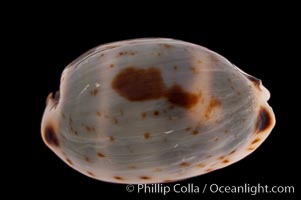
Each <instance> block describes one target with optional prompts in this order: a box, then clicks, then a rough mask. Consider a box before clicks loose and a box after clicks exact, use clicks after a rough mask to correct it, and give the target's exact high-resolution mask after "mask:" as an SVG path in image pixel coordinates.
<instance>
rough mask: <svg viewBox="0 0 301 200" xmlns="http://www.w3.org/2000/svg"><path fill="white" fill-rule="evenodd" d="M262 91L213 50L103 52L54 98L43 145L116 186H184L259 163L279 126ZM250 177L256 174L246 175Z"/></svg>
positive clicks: (166, 45)
mask: <svg viewBox="0 0 301 200" xmlns="http://www.w3.org/2000/svg"><path fill="white" fill-rule="evenodd" d="M269 97H270V94H269V92H268V90H267V89H266V88H265V87H263V85H262V84H261V81H260V80H258V79H256V78H254V77H252V76H250V75H248V74H246V73H244V72H243V71H241V70H240V69H238V68H237V67H236V66H234V65H233V64H231V63H230V62H229V61H228V60H227V59H225V58H224V57H222V56H220V55H218V54H217V53H215V52H213V51H210V50H208V49H207V48H204V47H201V46H198V45H195V44H192V43H188V42H184V41H179V40H173V39H164V38H162V39H161V38H155V39H135V40H127V41H121V42H114V43H110V44H105V45H101V46H99V47H96V48H94V49H92V50H90V51H88V52H87V53H85V54H83V55H82V56H80V57H79V58H78V59H76V60H75V61H74V62H72V63H71V64H70V65H68V66H67V67H66V68H65V70H64V71H63V73H62V76H61V84H60V90H59V92H57V94H56V95H53V94H52V93H51V94H50V95H49V96H48V98H47V105H46V109H45V112H44V115H43V119H42V125H41V132H42V138H43V140H44V142H45V144H46V145H47V146H48V147H49V148H50V149H51V150H52V151H54V152H55V153H56V155H57V156H59V157H60V158H61V159H62V160H63V161H65V162H66V163H67V164H68V165H69V166H70V167H72V168H74V169H76V170H78V171H79V172H81V173H83V174H85V175H87V176H89V177H92V178H94V179H98V180H102V181H107V182H114V183H134V184H136V183H158V182H171V181H177V180H181V179H185V178H189V177H193V176H198V175H201V174H205V173H208V172H211V171H214V170H216V169H219V168H223V167H226V166H228V165H231V164H232V163H234V162H236V161H238V160H240V159H242V158H244V157H245V156H247V155H248V154H250V153H252V152H253V151H254V150H255V149H256V148H257V147H258V146H259V145H260V144H261V143H262V142H263V141H264V140H265V139H266V137H267V136H268V135H269V133H270V132H271V130H272V128H273V127H274V124H275V118H274V114H273V111H272V109H271V108H270V107H269V105H268V104H267V100H268V99H269ZM245 173H248V172H245Z"/></svg>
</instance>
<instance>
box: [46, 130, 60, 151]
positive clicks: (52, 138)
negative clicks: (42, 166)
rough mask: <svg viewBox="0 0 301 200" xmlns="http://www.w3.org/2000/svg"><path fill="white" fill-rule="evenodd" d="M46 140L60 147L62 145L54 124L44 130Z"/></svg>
mask: <svg viewBox="0 0 301 200" xmlns="http://www.w3.org/2000/svg"><path fill="white" fill-rule="evenodd" d="M44 137H45V141H46V142H47V143H48V144H49V145H51V146H56V147H58V146H59V145H60V143H59V140H58V138H57V135H56V133H55V131H54V128H53V127H52V126H48V127H46V128H45V132H44Z"/></svg>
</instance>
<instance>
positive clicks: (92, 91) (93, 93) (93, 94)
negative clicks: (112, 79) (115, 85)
mask: <svg viewBox="0 0 301 200" xmlns="http://www.w3.org/2000/svg"><path fill="white" fill-rule="evenodd" d="M97 94H98V89H97V88H95V89H93V90H91V91H90V95H91V96H94V97H95V96H96V95H97Z"/></svg>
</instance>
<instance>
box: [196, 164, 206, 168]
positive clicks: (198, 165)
mask: <svg viewBox="0 0 301 200" xmlns="http://www.w3.org/2000/svg"><path fill="white" fill-rule="evenodd" d="M196 166H197V167H199V168H204V167H206V165H205V164H203V163H200V164H197V165H196Z"/></svg>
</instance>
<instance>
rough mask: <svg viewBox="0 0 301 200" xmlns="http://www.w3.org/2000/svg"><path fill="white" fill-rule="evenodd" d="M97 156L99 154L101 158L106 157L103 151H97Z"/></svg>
mask: <svg viewBox="0 0 301 200" xmlns="http://www.w3.org/2000/svg"><path fill="white" fill-rule="evenodd" d="M97 156H98V157H101V158H104V157H106V156H105V155H104V154H103V153H100V152H98V153H97Z"/></svg>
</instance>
